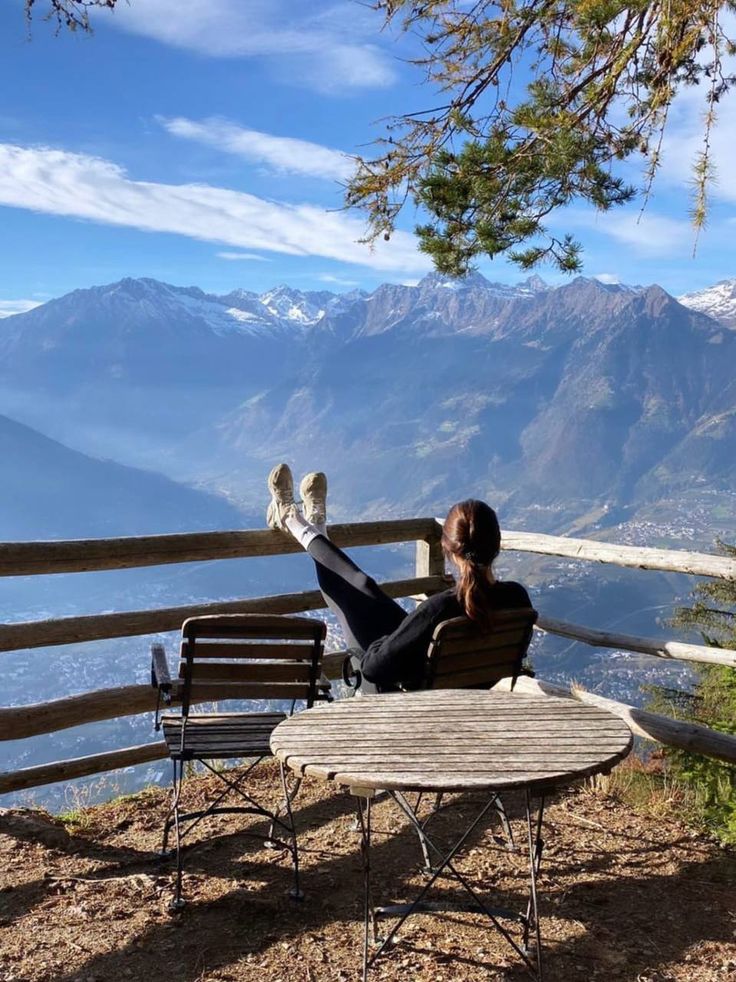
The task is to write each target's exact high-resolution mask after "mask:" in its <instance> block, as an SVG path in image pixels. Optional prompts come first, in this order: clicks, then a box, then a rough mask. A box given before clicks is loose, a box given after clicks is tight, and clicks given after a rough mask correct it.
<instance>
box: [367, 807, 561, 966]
mask: <svg viewBox="0 0 736 982" xmlns="http://www.w3.org/2000/svg"><path fill="white" fill-rule="evenodd" d="M388 794H389V796H390V797H391V798H392V799H393V800H394V801H395V802H396V804H397V805H398V806H399V808H400V809H401V811H402V812H403V813H404V814H405V815H406V816H407V818H408V819H409V821H410V822H411V823H412V825H413V826H414V828H415V830H417V831H418V832H420V836H421V840H422V842H423V845H424V847H425V849H426V853H425V855H426V856H427V857H428V856H429V852H430V850H431V851H432V852H433V853H434V854H435V855H436V856H437V857H438V863H437V864H436V865H435V866H434V867H432V871H431V875H430V877H429V879H428V880H427V882H426V883H425V884H424V886H423V887H422V889H421V891H420V892H419V894H418V895H417V897H416V898H415V899H414V900H413V901H412V902H411V903H408V904H392V905H390V906H383V907H375V906H374V904H373V899H372V893H371V863H370V848H371V799H370V797H365V798H364V797H360V796H356V805H357V813H358V826H359V831H360V836H361V839H360V851H361V857H362V862H363V890H364V896H363V906H364V925H363V928H364V933H363V982H367V978H368V969H369V968H370V967H371V965H372V964H373V963H374V962H375V960H376V959H377V958H378V957H379V956H380V955H381V954H382V953H383V951H384V950H385V949H386V947H387V946H388V945H389V944H390V943H391V942H392V941H393V939H394V937H395V936H396V934H397V932H398V931H399V930H400V928H401V927H402V925H403V924H404V923H405V922H406V921H407V920H408V918H409V917H411V916H412V914H416V913H437V912H440V911H447V910H454V911H458V910H467V911H471V912H473V913H478V912H481V913H483V914H485V915H486V917H488V919H489V920H490V921H491V923H492V925H493V927H494V928H495V929H496V930H497V931H498V932H499V934H500V935H501V936H502V937H503V938H504V940H505V941H506V942H507V943H508V944H509V945H510V946H511V948H513V950H514V951H515V952H516V954H517V955H518V956H519V957H520V958H521V959H522V961H523V962H524V965H525V966H526V969H527V971H528V972H529V974H530V976H531V977H532V978H534V979H535V980H536V982H542V949H541V937H540V930H539V916H538V904H537V874H538V872H539V865H540V862H541V855H542V846H543V842H542V837H541V829H542V817H543V813H544V798H543V797H542V798H541V799H540V803H539V808H538V810H537V815H536V822H533V820H532V808H531V797H530V795H529V793H528V792H527V794H526V821H527V842H528V847H529V887H530V892H529V900H528V903H527V909H526V913H525V914H523V913H519V912H516V911H513V910H510V909H508V908H505V907H490V906H489V905H488V904H486V903H485V902H484V901H483V900H482V899H481V897H480V896H479V895H478V893H477V891H476V890H475V889H474V888H473V886H472V885H471V884H470V883H469V882H468V880H467V878H466V877H465V876H464V875H463V874H462V873H461V872H460V871H459V870H458V869H457V867H456V866H455V865H454V864H453V862H452V860H453V858H454V857H455V855H456V854H457V853H458V852H459V850H460V849H461V848H462V847H463V845H464V844H465V842H466V841H467V839H468V837H469V836H470V835H471V834H472V833H473V831H474V830H475V828H476V827H477V826H478V825H479V823H480V822H481V821H482V819H483V818H484V817H485V816H486V814H487V813H488V812H489V810H490V809H492V808H496V807H497V805H496V802H497V798H498V796H497V795H496V794H495V793H494V794H492V795H491V796H490V798H489V799H488V801H487V802H486V803H485V804H484V805H483V806H482V808H481V809H480V811H479V812H478V814H477V815H476V816H475V818H474V819H473V820H472V821H471V822H470V824H469V825H468V827H467V828H466V829H465V831H464V832H463V833H462V835H460V837H459V838H458V839H457V840H456V842H455V843H454V845H453V846H452V847H451V848H450V849H449V851H447V852H443V851H442V850H441V849H440V847H439V846H437V844H436V843H435V842H434V841H433V840H432V838H431V837H430V836H429V835H428V834H427V832H426V828H424V827H423V826H422V823H421V822H420V821H419V819H418V818H417V816H416V814H415V812H414V809H412V808H411V806H410V805H409V804H408V803H407V802H406V800H405V798H404V796H403V795H402V794H401V793H400V792H393V791H389V792H388ZM534 826H535V827H534ZM445 870H447V871H448V872H449V873H450V875H451V876H452V877H453V878H454V879H455V880H457V882H458V883H460V885H461V886H462V887H463V889H464V890H465V891H466V893H467V894H469V896H470V898H471V900H472V904H465V905H447V904H442V903H433V902H430V901H426V900H425V899H424V898H425V897H426V895H427V894H428V892H429V890H430V889H431V887H432V886H433V884H434V883H435V881H436V880H437V878H438V877H439V876H440V875H441V874H442V873H443V872H444V871H445ZM383 917H386V918H389V917H395V918H396V921H395V923H394V924H393V926H392V927H391V929H390V931H389V933H388V934H387V935H386V936H385V937H383V938H382V939H381V941H380V944H378V947H377V948H376V950H375V951H374V952H373V953H372V954H370V955H369V947H370V940H371V939H370V933H371V929H372V936H373V941H374V942H376V941H377V930H376V927H377V921H378V919H379V918H383ZM499 918H504V919H509V920H516V921H518V922H520V924H521V926H522V943H521V945H520V944H518V943H517V942H516V941H515V940H514V938H513V937H512V936H511V934H510V932H509V931H508V930H507V929H506V928H505V927H504V925H503V924H501V922H500V920H499ZM531 931H534V933H535V941H536V951H535V958H534V960H532V958H531V957H530V951H529V935H530V932H531Z"/></svg>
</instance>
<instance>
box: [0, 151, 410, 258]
mask: <svg viewBox="0 0 736 982" xmlns="http://www.w3.org/2000/svg"><path fill="white" fill-rule="evenodd" d="M0 204H5V205H10V206H11V207H16V208H27V209H29V210H31V211H36V212H43V213H46V214H52V215H65V216H68V217H70V218H82V219H88V220H90V221H95V222H103V223H105V224H109V225H121V226H128V227H130V228H137V229H142V230H145V231H151V232H171V233H174V234H178V235H185V236H188V237H190V238H194V239H201V240H204V241H206V242H218V243H222V244H223V245H226V246H233V247H235V248H236V249H246V250H247V249H261V250H265V251H267V252H279V253H286V254H288V255H292V256H322V257H324V258H327V259H337V260H339V261H341V262H347V263H357V264H359V265H361V266H369V267H371V268H373V269H378V270H402V271H405V272H407V273H413V272H416V271H419V270H423V269H426V268H428V265H429V260H428V259H427V257H426V256H422V255H421V253H419V251H418V250H417V248H416V242H415V239H414V237H413V236H412V235H409V234H408V233H406V232H397V233H396V234H395V235H393V236H392V238H391V241H390V242H388V243H384V242H382V241H381V242H379V243H377V245H376V247H375V248H374V249H373V250H371V249H369V247H368V246H366V245H364V244H361V243H360V242H359V241H358V240H359V239H360V238H361V237H362V236H363V234H364V231H365V229H364V225H363V222H362V221H360V220H358V219H355V218H351V217H349V216H347V215H346V214H345V213H343V212H329V211H325V210H324V209H323V208H318V207H315V206H314V205H310V204H288V203H285V202H279V201H269V200H266V199H264V198H258V197H256V196H255V195H252V194H246V193H244V192H241V191H232V190H230V189H227V188H219V187H212V186H211V185H208V184H160V183H155V182H151V181H134V180H132V179H131V178H129V177H128V176H127V174H126V173H125V171H124V170H123V169H122V168H121V167H118V166H116V165H115V164H113V163H111V162H110V161H107V160H102V159H100V158H98V157H90V156H87V155H85V154H75V153H68V152H66V151H63V150H51V149H35V148H34V149H31V148H26V147H19V146H13V145H11V144H1V143H0Z"/></svg>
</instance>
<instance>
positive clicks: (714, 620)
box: [655, 543, 736, 844]
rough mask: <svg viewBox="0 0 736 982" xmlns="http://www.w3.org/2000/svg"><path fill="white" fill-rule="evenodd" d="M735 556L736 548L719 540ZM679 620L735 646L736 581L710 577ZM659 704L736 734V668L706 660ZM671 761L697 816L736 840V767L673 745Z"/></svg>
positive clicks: (719, 643) (715, 641) (709, 639)
mask: <svg viewBox="0 0 736 982" xmlns="http://www.w3.org/2000/svg"><path fill="white" fill-rule="evenodd" d="M719 546H720V548H721V551H722V552H724V553H725V554H726V555H728V556H731V557H732V558H736V547H734V546H728V545H724V544H723V543H719ZM674 623H675V625H677V626H680V627H687V628H690V629H692V628H695V629H697V630H698V631H700V633H701V634H702V636H703V638H704V640H705V642H706V644H711V645H713V646H715V647H718V648H724V647H728V648H736V582H734V581H733V580H709V581H707V582H705V583H702V584H701V585H700V586H698V587H696V589H695V603H694V604H693V605H692V606H691V607H683V608H681V609H680V610H678V612H677V615H676V617H675V619H674ZM655 703H656V704H657V705H659V706H662V704H663V703H665V704H666V708H667V710H669V711H670V712H674V713H675V715H676V716H679V717H680V718H682V719H689V720H694V721H696V722H699V723H704V724H705V725H706V726H709V727H711V728H712V729H715V730H720V731H722V732H723V733H732V734H736V670H734V669H733V668H728V667H727V666H725V665H702V666H699V668H698V681H697V684H696V686H695V688H694V689H693V691H692V692H690V693H683V692H673V691H671V690H670V691H668V690H664V689H660V690H658V691H655ZM666 757H667V763H668V767H669V770H670V772H671V774H672V775H673V776H674V777H675V779H676V780H678V781H680V782H681V783H683V784H684V785H686V786H687V787H688V788H689V789H690V791H691V792H692V797H693V801H694V804H695V809H696V812H697V814H696V816H695V817H696V818H697V819H698V820H700V821H702V822H703V824H704V825H705V826H706V827H708V828H709V829H710V831H712V832H713V833H714V834H715V835H716V836H717V837H718V838H719V839H721V841H723V842H728V843H730V844H736V767H734V766H732V765H729V764H724V763H721V762H720V761H717V760H711V759H709V758H707V757H701V756H699V755H698V754H691V753H687V752H685V751H682V750H672V749H668V750H667V752H666Z"/></svg>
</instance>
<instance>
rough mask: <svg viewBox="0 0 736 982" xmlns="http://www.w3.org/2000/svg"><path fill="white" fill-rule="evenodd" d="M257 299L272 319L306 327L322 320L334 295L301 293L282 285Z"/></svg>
mask: <svg viewBox="0 0 736 982" xmlns="http://www.w3.org/2000/svg"><path fill="white" fill-rule="evenodd" d="M258 299H259V301H260V303H261V304H263V306H264V307H265V308H266V310H268V311H269V313H271V314H273V316H274V317H278V318H279V319H281V320H287V321H292V322H293V323H295V324H301V325H303V326H305V327H308V326H311V325H312V324H316V323H317V322H318V321H321V320H322V318H323V317H324V316H325V313H326V308H327V307H328V306H329V305H330V303H331V302H332V301H333V300H334V294H332V293H328V292H327V291H326V290H325V291H319V292H314V293H303V292H302V291H301V290H294V289H292V288H291V287H289V286H285V285H283V284H282V285H281V286H277V287H274V288H273V290H268V291H267V292H266V293H262V294H261V296H260V297H259V298H258Z"/></svg>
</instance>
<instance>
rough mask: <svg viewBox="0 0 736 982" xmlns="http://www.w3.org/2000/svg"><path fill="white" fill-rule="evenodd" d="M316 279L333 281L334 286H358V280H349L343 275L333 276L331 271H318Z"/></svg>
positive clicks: (321, 281) (327, 281)
mask: <svg viewBox="0 0 736 982" xmlns="http://www.w3.org/2000/svg"><path fill="white" fill-rule="evenodd" d="M317 279H318V280H319V281H320V283H334V284H335V285H336V286H360V283H359V282H358V280H349V279H347V278H346V277H344V276H333V275H332V273H320V274H319V276H318V277H317Z"/></svg>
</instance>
